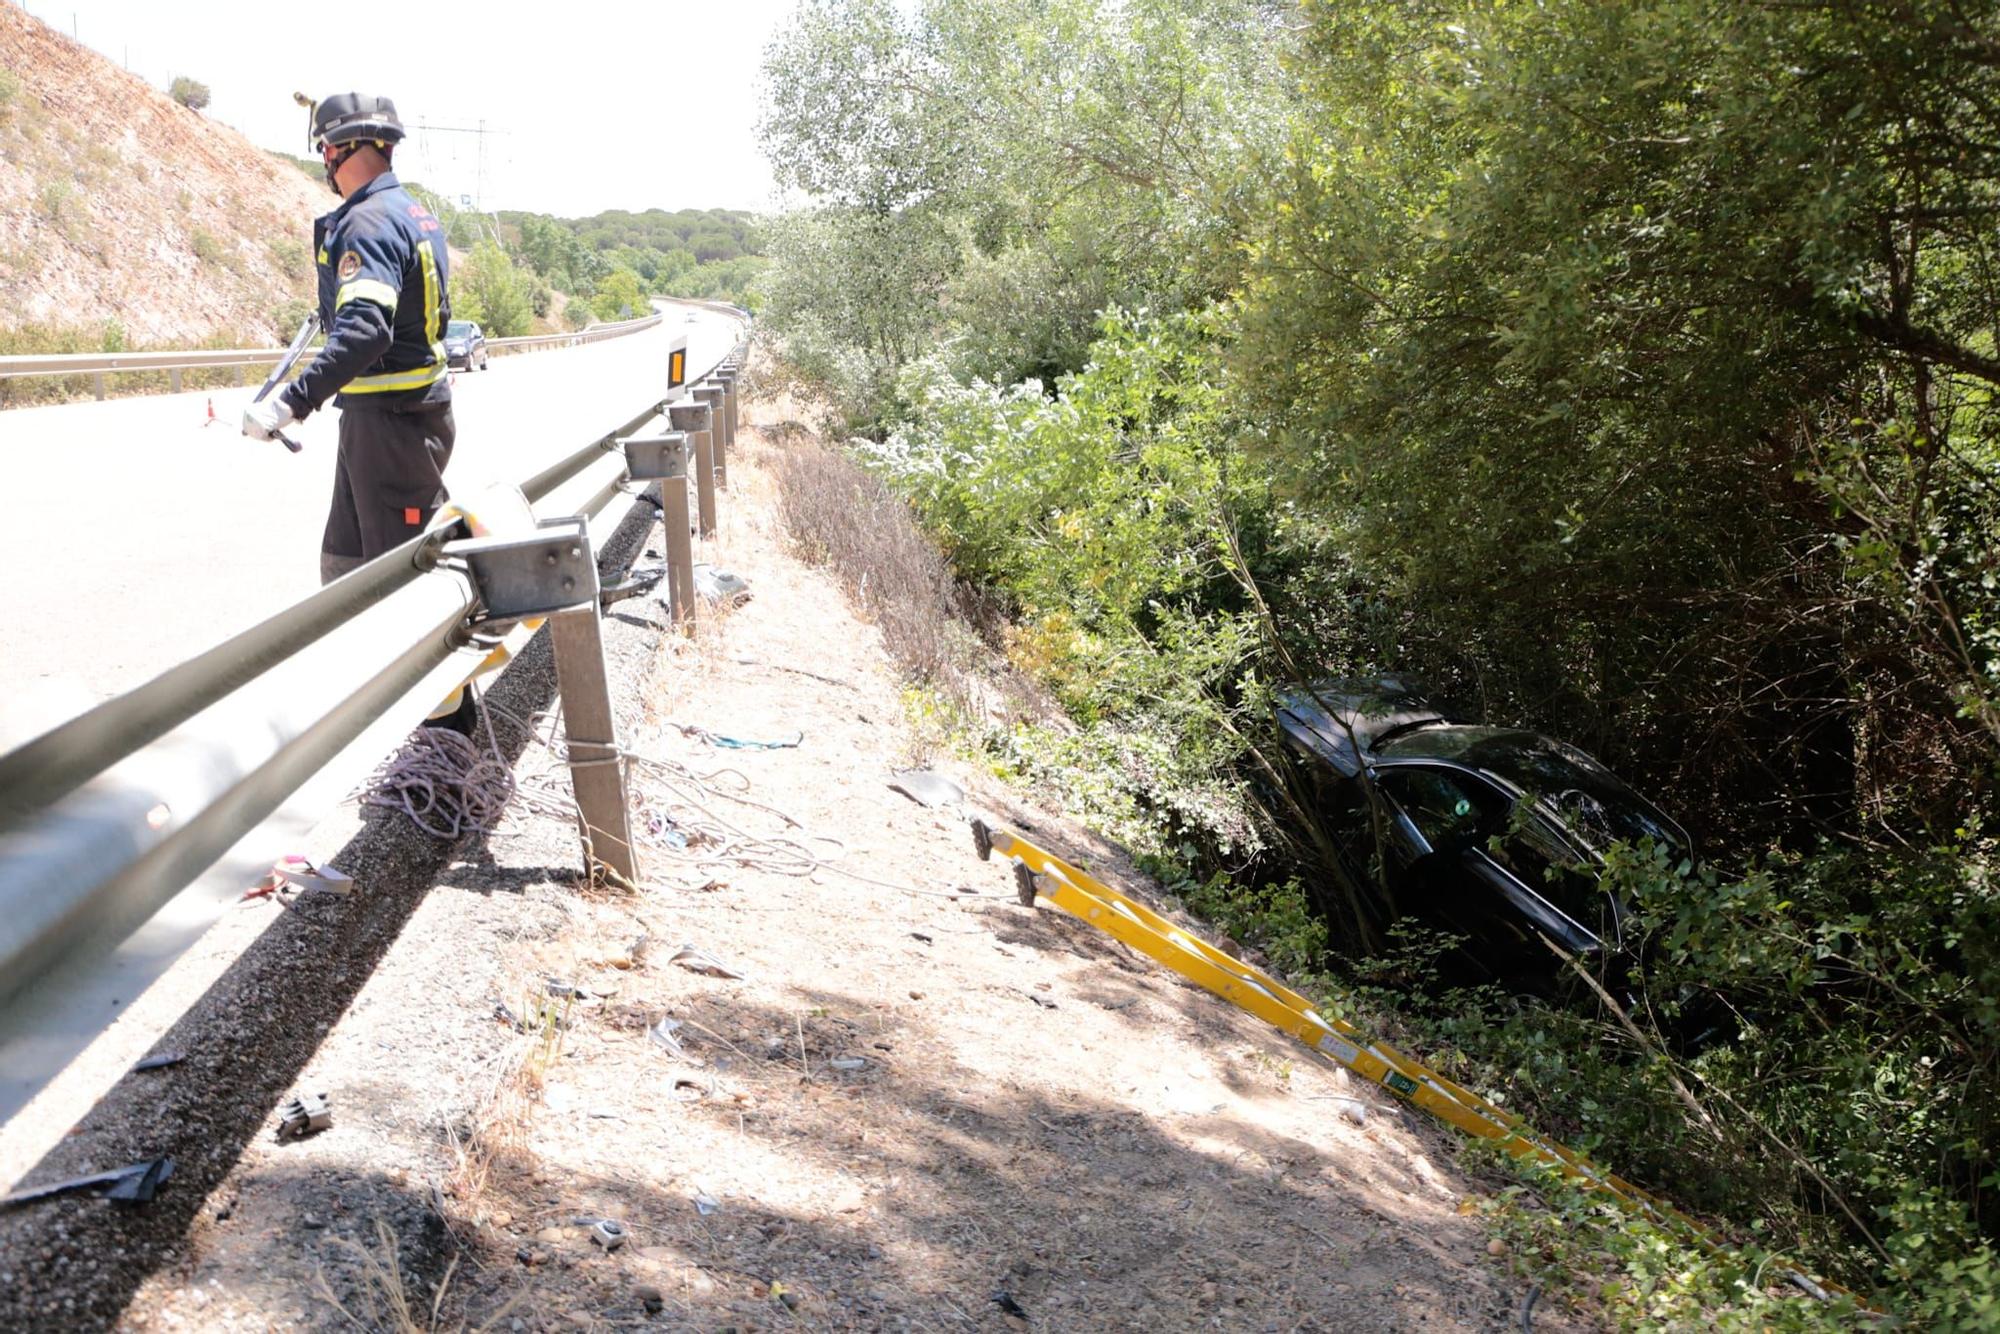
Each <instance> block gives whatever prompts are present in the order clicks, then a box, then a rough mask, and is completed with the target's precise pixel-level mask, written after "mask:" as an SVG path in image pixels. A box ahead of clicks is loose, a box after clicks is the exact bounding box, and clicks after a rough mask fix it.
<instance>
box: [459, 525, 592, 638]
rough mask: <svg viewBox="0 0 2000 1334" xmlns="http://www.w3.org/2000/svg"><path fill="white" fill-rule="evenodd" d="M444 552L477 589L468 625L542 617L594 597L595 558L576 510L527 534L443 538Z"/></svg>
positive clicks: (588, 531)
mask: <svg viewBox="0 0 2000 1334" xmlns="http://www.w3.org/2000/svg"><path fill="white" fill-rule="evenodd" d="M444 555H445V556H447V557H449V558H453V559H457V560H462V561H464V562H465V565H466V568H467V570H468V571H470V573H471V575H472V582H473V584H474V585H475V586H476V587H477V588H478V590H479V601H480V610H479V611H478V612H477V613H475V614H474V616H473V618H472V619H473V623H474V624H478V623H479V622H481V621H515V620H522V619H525V618H527V617H530V616H548V615H552V614H553V613H555V612H559V611H568V610H570V609H571V608H573V607H581V606H588V605H590V604H591V603H592V602H595V601H596V600H597V561H596V559H595V558H594V557H593V556H592V555H591V551H590V525H589V522H588V520H586V519H585V518H584V516H583V515H581V514H573V515H568V516H565V517H562V518H556V519H543V520H541V521H540V522H539V523H537V524H536V525H535V529H534V531H533V532H530V533H523V534H519V535H516V536H513V537H468V538H465V539H463V540H461V541H457V542H449V543H446V544H445V548H444Z"/></svg>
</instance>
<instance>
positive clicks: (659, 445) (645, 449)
mask: <svg viewBox="0 0 2000 1334" xmlns="http://www.w3.org/2000/svg"><path fill="white" fill-rule="evenodd" d="M687 468H688V440H687V435H686V434H685V433H684V432H680V431H675V432H673V433H672V434H670V435H635V436H633V437H631V438H630V439H628V440H626V441H625V471H626V473H627V475H628V476H630V477H631V479H632V480H633V481H635V482H657V481H664V480H666V479H668V478H671V477H685V476H687Z"/></svg>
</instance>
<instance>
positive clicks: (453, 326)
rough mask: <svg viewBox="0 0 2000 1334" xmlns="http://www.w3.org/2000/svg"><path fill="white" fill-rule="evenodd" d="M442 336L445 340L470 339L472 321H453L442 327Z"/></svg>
mask: <svg viewBox="0 0 2000 1334" xmlns="http://www.w3.org/2000/svg"><path fill="white" fill-rule="evenodd" d="M444 336H445V337H446V338H470V337H472V321H471V320H453V321H452V322H451V323H450V324H447V325H445V326H444Z"/></svg>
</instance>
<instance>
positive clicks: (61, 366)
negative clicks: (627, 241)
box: [0, 314, 665, 398]
mask: <svg viewBox="0 0 2000 1334" xmlns="http://www.w3.org/2000/svg"><path fill="white" fill-rule="evenodd" d="M664 318H665V317H664V316H662V315H658V314H653V315H646V316H642V317H641V318H639V319H636V320H620V321H618V322H616V323H614V324H599V325H596V326H593V327H592V328H588V329H578V330H576V331H575V332H573V333H557V334H524V335H522V336H520V337H518V338H489V339H488V340H487V341H486V346H487V347H488V348H489V349H499V350H500V351H503V352H525V351H529V350H534V349H540V348H550V347H575V346H578V345H579V344H582V343H595V342H597V341H599V340H600V339H605V338H619V337H622V336H623V335H625V334H631V333H638V332H640V331H641V330H644V329H650V328H652V327H654V326H655V325H657V324H659V323H660V321H661V320H662V319H664ZM284 356H285V349H284V348H282V347H250V348H234V349H213V350H205V349H193V350H190V351H186V352H61V353H51V354H49V355H46V356H14V357H0V380H5V379H14V378H18V377H20V376H27V375H42V376H61V375H88V376H91V377H92V378H93V381H94V383H95V388H96V392H97V397H99V398H104V397H106V396H107V392H108V390H107V386H106V384H105V379H104V377H105V376H107V375H119V374H126V375H130V374H138V373H145V372H151V373H155V374H157V373H158V372H160V371H165V372H167V374H168V377H169V381H168V383H169V389H170V391H171V392H173V393H179V392H180V388H181V372H182V371H195V370H213V369H216V368H218V367H228V366H234V367H237V368H238V378H239V379H242V378H243V377H245V376H246V375H247V374H248V372H249V369H250V368H251V367H253V366H274V365H276V364H277V363H278V362H280V361H282V360H284ZM310 364H311V363H310V362H303V363H301V364H300V367H299V369H300V370H301V371H303V370H304V369H305V367H306V366H307V365H310Z"/></svg>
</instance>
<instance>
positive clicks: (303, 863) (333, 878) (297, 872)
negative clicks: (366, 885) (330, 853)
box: [271, 856, 354, 894]
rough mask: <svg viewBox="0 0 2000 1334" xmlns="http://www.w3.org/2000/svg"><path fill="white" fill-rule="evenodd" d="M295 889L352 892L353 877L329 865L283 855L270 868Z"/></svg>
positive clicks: (332, 892)
mask: <svg viewBox="0 0 2000 1334" xmlns="http://www.w3.org/2000/svg"><path fill="white" fill-rule="evenodd" d="M271 869H272V870H274V871H276V872H277V873H278V874H279V875H282V876H283V877H284V878H285V879H286V880H287V881H289V882H291V884H292V887H293V888H295V889H308V890H310V889H318V890H324V891H325V892H326V893H328V894H352V893H353V892H354V877H353V876H351V875H349V874H348V873H347V872H345V871H341V870H336V869H335V868H333V867H331V866H315V865H313V864H312V863H311V862H309V861H307V860H306V859H305V858H304V857H297V856H292V857H284V858H281V859H279V861H278V863H277V864H276V865H275V866H273V867H272V868H271Z"/></svg>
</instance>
